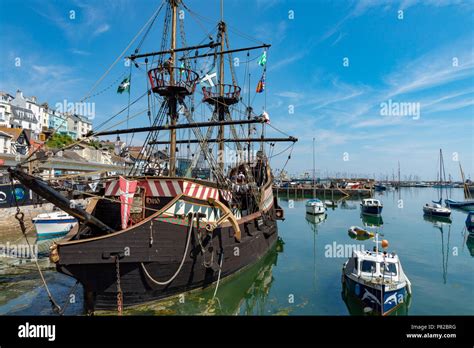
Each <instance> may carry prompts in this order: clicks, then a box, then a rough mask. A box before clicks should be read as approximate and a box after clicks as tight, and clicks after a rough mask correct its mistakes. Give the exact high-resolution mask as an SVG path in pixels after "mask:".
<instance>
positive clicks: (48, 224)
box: [33, 210, 77, 240]
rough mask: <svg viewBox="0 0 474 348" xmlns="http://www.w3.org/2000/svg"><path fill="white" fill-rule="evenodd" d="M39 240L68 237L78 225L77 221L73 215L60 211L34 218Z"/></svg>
mask: <svg viewBox="0 0 474 348" xmlns="http://www.w3.org/2000/svg"><path fill="white" fill-rule="evenodd" d="M33 224H34V225H35V228H36V234H37V235H38V240H42V239H49V238H57V237H62V236H64V235H66V234H67V233H68V232H69V231H70V230H71V229H72V228H73V227H74V226H75V225H76V224H77V220H76V219H75V218H74V217H72V216H71V215H69V214H67V213H65V212H63V211H61V210H58V211H53V212H51V213H43V214H39V215H37V216H36V217H35V218H33Z"/></svg>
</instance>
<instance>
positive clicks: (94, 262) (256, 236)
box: [9, 0, 297, 312]
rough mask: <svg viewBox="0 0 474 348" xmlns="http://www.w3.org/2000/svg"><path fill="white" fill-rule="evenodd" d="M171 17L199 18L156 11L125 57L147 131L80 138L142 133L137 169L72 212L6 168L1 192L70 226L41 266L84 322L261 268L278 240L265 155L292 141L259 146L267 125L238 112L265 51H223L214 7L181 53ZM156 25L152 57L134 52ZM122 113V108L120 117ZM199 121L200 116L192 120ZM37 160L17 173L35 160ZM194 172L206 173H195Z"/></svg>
mask: <svg viewBox="0 0 474 348" xmlns="http://www.w3.org/2000/svg"><path fill="white" fill-rule="evenodd" d="M183 14H185V15H186V16H193V17H195V16H197V17H196V18H198V19H199V18H201V19H202V18H203V17H199V16H198V14H196V13H195V12H194V11H192V10H191V9H190V8H189V7H188V6H187V4H185V3H184V2H183V1H181V0H166V1H163V3H162V5H161V6H160V7H159V8H158V9H157V10H156V11H155V12H154V13H153V15H152V17H151V18H150V20H149V21H148V22H147V23H146V26H145V27H144V28H145V30H143V31H142V32H141V33H142V35H141V36H140V43H139V44H138V45H137V48H136V49H135V50H134V51H133V53H132V54H129V55H128V56H127V59H128V60H129V61H130V63H131V65H130V72H131V73H132V71H133V72H135V71H136V72H137V74H142V75H141V76H142V78H143V80H146V81H147V82H146V86H147V88H146V90H144V91H143V92H144V93H143V95H142V98H144V99H142V101H143V100H146V104H147V105H148V107H147V111H146V113H144V114H143V117H146V118H147V121H148V120H149V122H150V125H148V126H146V127H134V128H131V127H127V128H123V129H109V130H102V131H97V130H96V131H95V132H93V133H90V134H88V135H87V137H86V138H85V139H82V140H84V141H86V140H87V139H95V138H97V137H101V136H109V137H110V136H112V137H115V136H117V137H118V136H121V135H122V136H124V135H126V134H132V136H133V135H135V134H139V133H141V134H144V135H145V140H144V143H143V146H142V147H141V150H140V154H139V159H138V160H137V161H135V164H134V165H133V168H131V169H130V170H129V172H128V173H127V174H126V175H110V176H105V177H102V178H101V179H99V181H100V182H99V187H101V189H100V190H99V191H97V192H96V193H94V194H91V196H93V197H92V198H91V199H90V200H89V203H88V204H87V206H85V207H84V208H81V207H79V206H76V205H74V204H71V201H69V200H68V199H67V198H66V197H65V196H64V195H61V194H60V193H59V192H58V190H57V188H53V187H52V186H51V185H50V184H49V183H48V182H47V181H44V180H42V179H41V178H40V177H39V176H35V175H33V174H32V173H28V172H26V171H24V170H23V169H22V167H21V166H20V165H19V166H17V167H15V168H10V169H9V172H10V176H11V178H12V181H13V180H15V181H19V182H20V183H21V184H23V185H25V186H26V187H27V188H29V189H31V190H32V191H34V192H35V193H37V194H38V195H40V196H41V197H43V198H44V199H45V200H47V201H49V202H51V203H53V204H54V205H56V206H57V207H58V208H59V209H61V210H63V211H64V212H66V213H68V214H69V215H71V216H72V217H74V218H75V219H76V220H77V221H78V223H77V225H76V226H74V228H72V230H71V231H70V232H69V233H68V234H67V235H66V236H65V238H63V239H62V240H60V241H59V242H57V243H56V244H54V245H53V247H52V248H51V254H50V259H51V261H53V262H54V263H55V264H56V268H57V270H58V271H59V272H61V273H64V274H66V275H68V276H71V277H74V278H75V279H77V280H78V281H79V282H80V283H81V284H82V286H83V288H84V298H85V304H86V309H87V311H88V312H92V311H94V310H98V309H114V308H118V310H119V312H120V311H121V309H122V308H123V307H127V306H133V305H137V304H141V303H146V302H148V301H153V300H157V299H161V298H165V297H169V296H172V295H176V294H179V293H183V292H185V291H189V290H192V289H198V288H203V287H207V286H210V285H212V284H218V282H219V281H221V280H222V279H224V278H226V277H229V276H232V275H234V274H235V273H237V272H239V271H240V270H242V269H244V268H246V267H247V266H250V265H252V264H254V263H256V262H257V261H258V260H259V259H261V258H262V257H264V256H265V255H266V254H267V252H268V251H269V250H271V249H272V248H273V247H274V246H275V244H276V242H277V239H278V228H277V221H278V220H281V219H283V218H284V212H283V210H282V209H281V208H280V206H279V205H278V201H277V198H276V197H274V196H273V193H272V183H273V174H272V170H271V168H270V159H271V156H269V155H268V154H267V153H268V152H269V151H270V150H267V148H269V147H272V146H274V145H275V143H276V142H289V143H290V145H294V143H295V142H296V141H297V139H296V138H294V137H291V136H287V137H282V138H277V137H274V138H269V137H266V129H268V127H270V124H269V116H268V114H267V113H266V112H265V110H262V112H259V113H258V114H257V113H255V112H254V109H253V108H252V106H251V105H250V104H251V103H250V101H251V98H250V94H251V92H252V91H255V92H256V94H259V93H262V92H264V89H265V85H264V84H265V74H266V72H267V69H266V64H267V62H266V59H267V52H268V50H269V48H270V45H268V44H264V43H261V44H259V45H256V46H252V47H239V48H232V47H231V46H230V38H229V32H231V31H232V32H237V33H239V31H237V30H230V29H231V28H230V27H229V26H228V24H227V23H226V22H225V21H224V16H223V10H222V2H221V16H220V17H221V18H220V20H218V21H216V23H215V26H214V30H215V32H213V33H205V34H204V35H203V37H204V38H203V40H202V41H201V42H200V43H198V44H196V45H188V44H186V31H185V29H184V28H185V25H184V20H183V18H184V17H185V16H184V15H183ZM160 19H161V20H160ZM157 23H162V30H160V32H161V34H162V41H161V47H160V48H159V51H152V52H141V47H142V43H143V42H144V40H145V39H146V38H147V35H148V34H149V33H150V32H152V30H151V28H152V27H154V26H156V25H157ZM159 28H161V27H159ZM193 36H196V33H195V31H193ZM178 37H179V38H180V39H181V40H180V43H181V45H179V46H178V41H179V39H178ZM137 41H138V40H137ZM237 52H243V54H246V57H247V61H248V62H250V63H252V59H251V58H250V53H251V52H252V54H254V55H256V57H257V58H256V59H254V60H253V64H255V65H257V69H260V70H259V74H262V75H261V76H262V77H261V78H260V80H259V81H258V85H257V88H256V89H251V88H250V81H249V80H250V79H249V78H248V79H247V77H246V78H245V81H248V82H249V83H248V86H249V87H248V89H247V93H248V96H249V97H248V101H246V100H245V99H247V98H244V93H243V91H242V88H243V87H242V86H239V84H238V82H237V74H236V71H235V66H234V65H235V60H234V58H233V54H235V53H237ZM257 59H258V60H257ZM257 63H258V64H257ZM143 75H144V76H143ZM137 79H138V78H137V77H135V76H134V77H133V78H131V75H130V76H128V77H127V78H126V79H124V80H123V82H122V84H121V85H120V87H119V89H121V90H122V91H126V90H127V89H128V92H129V93H130V91H129V88H130V85H131V84H132V83H133V81H135V80H137ZM134 102H135V101H133V100H132V101H130V97H129V101H128V107H130V105H131V104H133V103H134ZM125 109H126V108H124V110H125ZM199 110H204V115H201V118H200V119H198V112H199ZM271 127H272V128H274V127H273V125H271ZM215 130H217V134H216V135H214V133H216V132H215ZM179 135H181V136H179ZM180 146H186V147H187V149H188V150H189V151H190V152H192V153H193V155H192V156H191V157H190V159H189V160H188V161H181V162H180V161H179V159H178V149H179V147H180ZM39 153H40V151H38V152H36V153H35V154H31V155H30V156H29V157H28V160H27V162H32V161H35V160H37V161H41V160H42V158H44V156H46V155H47V154H46V155H45V153H42V154H41V155H39ZM157 153H161V154H162V156H161V157H160V159H159V160H158V159H157V156H156V154H157ZM228 153H230V154H231V157H232V158H231V159H228V158H227V157H230V156H229V155H228ZM163 158H164V159H163ZM197 163H204V164H205V166H203V167H202V168H205V169H206V170H204V169H203V170H197V169H196V168H197ZM23 166H24V163H23ZM202 168H201V169H202Z"/></svg>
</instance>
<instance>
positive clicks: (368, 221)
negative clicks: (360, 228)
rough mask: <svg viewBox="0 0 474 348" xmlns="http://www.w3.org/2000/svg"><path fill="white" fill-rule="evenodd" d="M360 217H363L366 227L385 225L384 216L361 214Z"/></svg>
mask: <svg viewBox="0 0 474 348" xmlns="http://www.w3.org/2000/svg"><path fill="white" fill-rule="evenodd" d="M360 218H361V219H362V223H363V224H364V226H366V227H380V226H382V225H383V218H382V216H380V215H379V216H370V215H364V214H360Z"/></svg>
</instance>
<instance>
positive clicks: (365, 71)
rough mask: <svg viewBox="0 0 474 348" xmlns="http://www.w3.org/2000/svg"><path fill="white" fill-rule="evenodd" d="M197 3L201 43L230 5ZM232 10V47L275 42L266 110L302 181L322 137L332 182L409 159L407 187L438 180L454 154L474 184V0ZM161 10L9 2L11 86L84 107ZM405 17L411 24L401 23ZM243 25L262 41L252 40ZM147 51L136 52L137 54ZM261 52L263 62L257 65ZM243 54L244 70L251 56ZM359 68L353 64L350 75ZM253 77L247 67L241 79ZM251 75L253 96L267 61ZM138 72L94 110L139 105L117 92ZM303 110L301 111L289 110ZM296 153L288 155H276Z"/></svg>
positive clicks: (1, 80) (287, 4)
mask: <svg viewBox="0 0 474 348" xmlns="http://www.w3.org/2000/svg"><path fill="white" fill-rule="evenodd" d="M185 3H186V4H187V6H188V7H190V8H191V9H193V10H194V11H195V12H197V13H199V14H200V15H202V17H194V16H190V15H188V16H187V17H185V20H184V23H185V26H186V29H187V43H188V44H194V43H196V42H200V41H201V40H202V39H203V37H204V36H205V35H204V34H205V33H204V31H205V30H206V31H210V30H211V29H212V27H213V26H214V25H215V23H216V22H217V20H218V19H219V6H218V1H215V0H206V1H196V0H187V1H185ZM224 3H225V11H224V17H225V20H226V22H228V24H229V26H230V27H231V28H232V30H231V31H230V39H231V45H232V47H239V46H252V45H255V44H256V42H267V43H271V44H272V47H271V48H270V50H269V52H268V65H267V78H266V96H264V95H258V96H256V97H255V99H254V101H255V104H254V108H255V109H256V110H257V111H260V110H262V109H265V110H267V112H268V113H269V114H270V118H271V124H272V125H273V126H275V127H277V128H279V129H281V130H283V131H284V132H286V133H289V134H291V135H294V136H296V137H298V138H299V141H298V143H297V144H296V146H295V148H294V151H293V153H292V159H291V161H290V162H289V164H288V166H287V169H288V170H289V171H290V173H300V172H304V171H311V166H312V164H311V156H312V138H313V137H315V138H316V149H317V150H316V160H317V170H318V171H319V172H320V173H321V174H323V175H324V174H325V173H326V172H328V173H329V174H332V175H334V174H336V173H339V174H342V173H353V174H366V175H371V176H372V175H374V174H375V175H376V177H379V176H381V175H385V174H387V175H390V176H391V174H392V172H393V171H396V168H397V162H398V161H400V164H401V171H402V177H403V176H404V175H409V174H411V175H418V176H420V177H421V178H423V179H433V178H434V177H435V176H436V169H437V155H438V151H439V148H443V151H444V155H445V162H446V167H447V172H448V173H451V174H452V175H453V177H454V178H455V179H458V178H459V170H458V163H457V162H456V161H455V160H453V159H456V158H459V159H460V160H461V163H462V165H463V168H464V171H465V172H466V173H467V174H468V175H470V176H471V178H474V160H473V158H474V155H473V153H474V139H473V137H474V119H473V115H474V51H473V47H474V25H473V23H474V1H455V0H426V1H417V0H401V1H384V0H378V1H369V0H362V1H342V0H338V1H318V0H314V1H309V0H308V1H303V0H294V1H284V0H281V1H279V0H252V1H250V0H225V1H224ZM159 4H160V1H159V0H156V1H150V0H148V1H144V0H141V1H140V0H134V1H131V0H130V1H128V0H98V1H92V0H88V1H86V0H82V1H80V0H73V1H59V0H57V1H53V0H45V1H33V0H24V1H13V0H2V1H0V29H1V32H2V33H3V35H2V40H1V43H0V47H1V52H2V54H1V55H0V90H3V91H8V92H10V93H14V92H15V90H16V89H17V88H20V89H22V90H23V91H24V93H25V95H28V96H30V95H36V96H37V97H38V98H39V100H40V101H48V102H49V104H50V105H54V104H55V103H57V102H62V101H63V100H64V99H66V100H68V101H77V100H80V99H81V98H82V97H84V96H85V95H87V93H88V91H89V90H90V88H91V87H92V86H93V85H94V83H95V82H96V81H97V79H98V78H99V77H100V76H101V75H102V74H103V73H104V72H105V70H107V68H108V67H109V66H110V64H111V63H113V61H114V60H115V58H116V57H117V56H119V54H120V53H121V52H122V51H123V49H124V48H125V47H126V46H127V44H128V43H129V41H130V40H131V39H132V38H133V36H134V35H135V34H136V33H137V32H138V31H139V30H140V28H141V27H142V26H143V25H144V23H145V22H146V21H147V20H148V19H149V18H150V16H151V15H152V13H153V11H154V10H155V9H156V8H157V7H158V6H159ZM71 10H72V11H75V19H73V20H72V19H70V11H71ZM400 10H402V11H403V19H399V18H398V17H400V12H399V11H400ZM289 11H293V12H291V13H292V14H294V18H293V19H290V18H289V14H291V13H290V12H289ZM161 18H162V16H160V17H159V22H158V24H161V22H162V19H161ZM235 29H237V30H238V31H240V32H244V33H245V34H247V35H248V36H250V37H251V38H253V39H244V38H243V37H241V36H240V35H238V32H237V31H236V30H235ZM160 33H161V28H160V25H157V26H155V28H154V29H153V30H152V31H151V32H150V34H149V37H148V39H147V41H145V43H144V45H143V49H142V51H146V50H158V49H159V46H160V42H161V35H160ZM135 47H136V43H135V44H134V45H132V47H131V49H130V50H129V51H128V53H131V52H132V51H133V49H135ZM260 53H261V52H259V51H256V52H252V53H251V54H250V58H251V59H253V58H255V57H256V56H258V55H259V54H260ZM236 57H238V58H240V59H241V61H242V62H243V61H245V60H246V52H244V53H242V54H241V55H236ZM16 58H20V59H21V66H20V67H16V66H15V62H16V60H15V59H16ZM345 58H347V59H348V61H349V65H348V66H344V65H343V60H344V59H345ZM246 67H247V65H246V64H241V65H240V66H239V67H236V73H237V77H238V79H239V81H240V82H242V81H244V75H245V69H246ZM248 67H249V69H250V73H251V84H252V86H251V88H252V90H253V89H254V88H255V85H256V82H257V79H258V78H259V77H260V74H261V68H260V67H259V66H258V65H257V64H256V61H252V62H251V63H249V65H248ZM128 70H129V68H127V67H125V66H124V64H123V61H120V62H119V63H118V64H117V65H116V66H115V67H114V68H113V69H112V70H111V72H110V73H109V74H108V75H107V77H106V78H105V79H104V80H103V81H102V82H101V83H100V84H99V85H98V86H97V88H96V90H95V91H94V93H96V92H102V93H100V94H99V95H97V96H94V97H93V98H91V99H89V100H88V101H90V102H94V103H96V112H97V117H96V119H94V124H99V123H101V122H102V121H104V120H106V119H107V118H108V117H110V116H111V115H113V114H114V112H116V111H118V110H120V109H121V108H122V107H123V106H124V105H125V104H126V102H127V96H126V95H117V94H116V93H115V91H116V88H117V85H118V82H116V81H117V79H119V80H120V79H121V77H122V76H123V75H124V74H126V73H127V72H128ZM142 75H143V74H142V73H141V72H140V71H139V70H136V69H135V71H133V75H132V76H136V77H135V78H134V77H132V92H131V98H132V99H133V98H134V97H137V96H138V95H140V94H141V93H143V88H142V87H143V86H144V83H145V82H144V79H142V78H141V77H140V76H142ZM119 82H120V81H119ZM104 89H105V91H104ZM251 97H252V98H254V93H252V95H251ZM388 100H392V101H393V102H402V103H406V102H410V103H420V115H419V116H420V117H419V118H418V119H415V117H411V116H404V117H401V116H382V115H381V114H380V109H381V108H380V105H381V103H384V102H388ZM290 106H293V108H294V113H289V107H290ZM142 108H143V104H142V105H139V104H138V105H135V109H134V110H132V111H131V114H133V111H140V110H141V109H142ZM202 117H204V116H202ZM140 124H141V125H146V124H147V119H146V117H142V118H141V119H140V118H136V119H134V121H133V125H134V126H138V125H140ZM273 134H274V135H277V134H278V133H275V132H274V131H273V130H272V129H268V131H267V135H273ZM140 139H142V138H141V136H137V137H136V138H135V141H137V142H138V141H139V140H140ZM285 147H286V145H285V144H279V145H277V147H276V149H275V151H274V153H278V152H280V151H281V150H284V149H285ZM287 154H288V152H285V153H283V154H282V155H281V156H279V157H275V158H273V159H272V163H273V166H274V167H275V168H279V167H281V166H282V164H283V163H284V162H285V160H286V157H287ZM344 158H345V159H348V160H344Z"/></svg>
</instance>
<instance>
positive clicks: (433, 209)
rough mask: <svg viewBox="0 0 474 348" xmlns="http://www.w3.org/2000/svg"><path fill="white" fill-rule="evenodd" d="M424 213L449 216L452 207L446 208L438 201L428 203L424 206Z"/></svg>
mask: <svg viewBox="0 0 474 348" xmlns="http://www.w3.org/2000/svg"><path fill="white" fill-rule="evenodd" d="M423 213H424V214H426V215H431V216H442V217H449V216H450V215H451V209H449V208H445V207H443V206H442V205H441V204H438V203H433V204H428V203H426V204H425V205H424V207H423Z"/></svg>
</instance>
